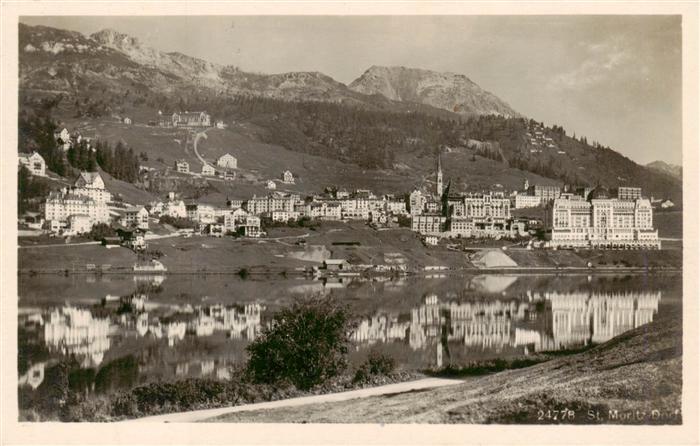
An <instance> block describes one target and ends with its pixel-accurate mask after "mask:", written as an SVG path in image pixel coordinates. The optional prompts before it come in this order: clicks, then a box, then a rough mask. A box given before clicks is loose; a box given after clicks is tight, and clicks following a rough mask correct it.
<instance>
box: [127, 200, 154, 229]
mask: <svg viewBox="0 0 700 446" xmlns="http://www.w3.org/2000/svg"><path fill="white" fill-rule="evenodd" d="M122 224H123V225H124V226H126V227H136V228H139V229H148V211H147V210H146V208H145V207H143V206H133V207H130V208H126V209H125V210H124V215H123V216H122Z"/></svg>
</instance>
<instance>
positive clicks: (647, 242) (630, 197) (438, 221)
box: [409, 158, 661, 249]
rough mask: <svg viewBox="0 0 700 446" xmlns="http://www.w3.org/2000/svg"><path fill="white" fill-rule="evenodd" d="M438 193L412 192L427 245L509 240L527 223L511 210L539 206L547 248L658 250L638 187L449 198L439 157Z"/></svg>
mask: <svg viewBox="0 0 700 446" xmlns="http://www.w3.org/2000/svg"><path fill="white" fill-rule="evenodd" d="M436 180H437V181H436V183H437V190H436V191H435V194H432V195H427V194H423V193H422V192H421V191H418V190H416V191H414V192H412V193H411V195H410V198H409V204H410V213H411V229H412V230H413V231H415V232H418V233H420V234H422V235H423V236H425V240H426V242H427V243H429V244H435V243H437V242H438V241H439V239H441V238H455V237H460V238H461V237H497V238H498V237H513V236H515V235H526V234H528V232H526V229H527V226H528V225H527V221H520V220H517V219H515V218H513V217H512V216H511V208H512V207H514V208H516V209H517V208H526V207H542V208H543V209H544V218H543V224H544V229H545V235H546V238H547V240H548V242H547V246H548V247H552V248H606V249H659V248H660V247H661V244H660V241H659V237H658V231H656V230H655V229H654V227H653V208H652V204H651V201H650V200H649V199H647V198H644V197H643V196H642V189H641V188H640V187H623V186H621V187H619V188H617V189H616V190H614V191H612V192H610V191H608V189H606V188H605V187H603V186H598V187H596V188H593V189H591V188H579V189H577V190H576V192H575V193H574V192H568V189H566V188H565V189H564V190H563V191H562V188H561V187H560V186H556V185H529V184H528V182H527V180H526V181H525V184H524V187H523V192H521V193H516V194H514V196H513V197H507V196H505V194H503V193H501V192H488V193H481V194H453V193H451V192H450V187H449V184H448V186H447V187H444V186H443V175H442V169H441V165H440V159H439V158H438V164H437V173H436Z"/></svg>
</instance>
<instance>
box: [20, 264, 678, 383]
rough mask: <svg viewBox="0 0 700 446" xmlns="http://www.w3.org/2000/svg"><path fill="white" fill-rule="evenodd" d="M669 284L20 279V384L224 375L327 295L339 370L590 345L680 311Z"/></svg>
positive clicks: (497, 279)
mask: <svg viewBox="0 0 700 446" xmlns="http://www.w3.org/2000/svg"><path fill="white" fill-rule="evenodd" d="M681 291H682V278H681V276H680V275H661V276H642V275H638V276H610V275H605V276H586V275H567V276H554V275H541V276H538V275H524V276H517V275H477V276H442V275H435V276H432V277H421V278H407V279H401V280H374V281H359V280H351V281H345V282H334V283H323V282H318V281H310V280H301V279H299V280H297V279H282V278H279V279H270V278H266V279H262V278H260V279H257V278H254V279H247V280H242V279H240V278H238V277H231V276H192V275H172V276H153V277H146V276H137V277H133V276H117V275H105V276H101V277H97V276H84V275H74V276H69V277H63V276H53V275H38V276H34V277H30V276H20V277H19V294H20V296H19V310H20V311H19V321H18V322H19V333H18V334H19V373H20V382H19V385H20V387H21V388H22V389H23V390H25V391H29V392H32V391H34V389H39V388H40V386H41V383H42V382H43V380H44V376H45V375H46V374H47V373H50V370H51V368H52V367H55V366H56V364H58V363H59V362H61V361H65V360H71V364H72V365H71V367H73V369H74V370H73V376H74V378H75V379H78V380H79V379H81V377H84V378H85V379H88V380H90V382H91V383H94V385H91V387H92V388H93V389H94V390H95V391H96V392H98V393H99V392H109V391H113V390H115V389H120V388H128V387H131V386H134V385H137V384H139V383H144V382H152V381H161V380H171V379H176V378H184V377H218V378H226V377H227V376H228V375H229V369H230V367H231V366H232V365H236V364H242V363H244V362H245V361H246V352H245V347H246V345H248V343H250V341H251V340H253V339H255V337H256V336H258V335H259V333H260V331H261V329H262V328H263V327H264V326H265V325H266V324H268V323H269V321H270V319H271V317H272V315H273V314H274V313H275V311H277V310H279V309H280V308H283V307H284V306H286V305H289V304H290V303H291V302H292V301H293V300H294V298H295V297H296V296H303V295H309V294H315V293H323V294H333V295H335V296H337V298H338V299H340V300H342V301H344V302H346V303H347V304H348V306H349V307H350V309H351V311H352V313H353V314H354V315H355V319H356V322H357V329H356V330H355V332H354V333H353V335H352V339H353V344H354V345H353V346H354V348H353V350H352V352H351V362H352V363H355V364H356V363H358V362H359V361H361V360H363V359H364V357H365V356H366V355H367V353H368V352H369V351H370V350H372V349H375V350H380V351H383V352H385V353H389V354H391V355H392V356H393V357H394V358H395V359H396V360H397V363H398V364H399V367H400V368H402V369H406V370H423V369H426V368H434V367H442V366H446V365H448V364H453V365H455V366H459V365H463V364H467V363H469V362H472V361H479V360H487V359H496V358H513V357H523V356H527V355H531V354H534V353H536V352H541V351H553V350H561V349H571V348H579V347H582V346H586V345H590V344H596V343H601V342H605V341H607V340H609V339H610V338H612V337H614V336H617V335H619V334H621V333H624V332H625V331H627V330H631V329H633V328H635V327H639V326H640V325H643V324H646V323H649V322H651V321H652V320H653V319H654V318H655V317H657V315H658V314H659V313H662V312H664V311H669V310H671V309H672V307H674V306H675V307H679V306H680V305H681Z"/></svg>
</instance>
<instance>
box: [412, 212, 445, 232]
mask: <svg viewBox="0 0 700 446" xmlns="http://www.w3.org/2000/svg"><path fill="white" fill-rule="evenodd" d="M446 220H447V219H446V218H445V217H444V216H442V215H440V214H420V215H413V216H412V217H411V230H412V231H414V232H418V233H420V234H423V235H437V234H442V233H443V232H444V231H445V221H446Z"/></svg>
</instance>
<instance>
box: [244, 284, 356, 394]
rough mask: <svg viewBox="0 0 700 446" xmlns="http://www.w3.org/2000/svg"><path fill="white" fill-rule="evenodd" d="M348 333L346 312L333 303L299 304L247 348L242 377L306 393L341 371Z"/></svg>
mask: <svg viewBox="0 0 700 446" xmlns="http://www.w3.org/2000/svg"><path fill="white" fill-rule="evenodd" d="M350 330H351V325H350V322H349V317H348V312H347V309H346V308H345V307H342V306H340V305H338V304H337V303H336V302H335V301H334V300H333V299H332V298H310V299H303V300H298V301H297V302H295V303H294V304H293V305H292V306H291V307H290V308H287V309H284V310H282V311H280V312H279V313H277V314H276V315H275V316H274V318H273V321H272V324H271V325H270V327H269V328H266V329H265V330H264V331H263V333H262V335H261V336H260V337H259V338H258V339H257V340H256V341H255V342H253V343H252V344H250V345H249V346H248V347H247V350H248V353H249V355H250V359H249V360H248V366H247V372H248V374H249V376H250V378H251V379H252V381H253V382H255V383H266V384H282V383H284V382H289V383H292V384H294V385H295V386H296V387H297V388H299V389H301V390H308V389H310V388H311V387H313V386H315V385H317V384H321V383H323V382H325V381H327V380H328V379H330V378H333V377H334V376H336V375H338V374H339V373H341V372H342V371H343V370H344V369H345V367H346V365H347V362H346V355H347V352H348V343H349V338H348V336H349V334H350Z"/></svg>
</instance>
